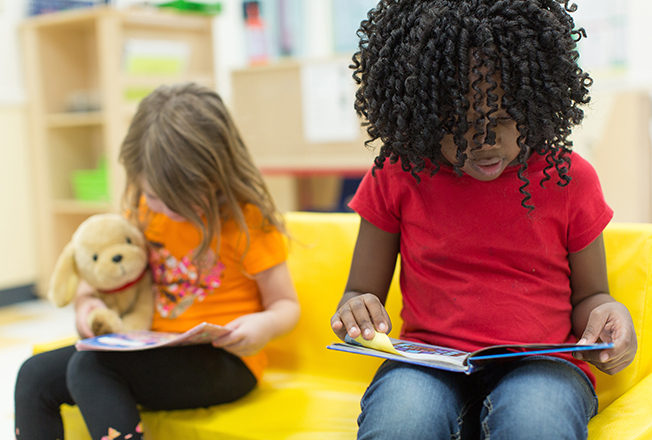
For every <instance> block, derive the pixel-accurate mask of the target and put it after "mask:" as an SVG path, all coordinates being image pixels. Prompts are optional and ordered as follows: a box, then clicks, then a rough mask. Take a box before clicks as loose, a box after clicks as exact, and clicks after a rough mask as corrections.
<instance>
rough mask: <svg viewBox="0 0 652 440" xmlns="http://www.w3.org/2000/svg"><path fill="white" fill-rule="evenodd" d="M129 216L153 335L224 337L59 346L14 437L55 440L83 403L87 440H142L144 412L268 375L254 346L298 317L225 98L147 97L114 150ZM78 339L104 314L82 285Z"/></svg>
mask: <svg viewBox="0 0 652 440" xmlns="http://www.w3.org/2000/svg"><path fill="white" fill-rule="evenodd" d="M120 160H121V162H122V164H123V165H124V167H125V169H126V173H127V190H126V192H125V202H126V208H127V209H128V211H129V212H130V216H131V217H132V219H133V221H134V222H137V223H138V224H139V225H141V227H142V229H143V231H144V233H145V236H146V238H147V240H148V242H149V244H150V249H151V250H150V267H151V269H152V275H153V278H154V291H155V292H154V294H155V295H156V310H155V314H154V320H153V323H152V329H153V330H156V331H174V332H183V331H186V330H189V329H190V328H192V327H193V326H195V325H197V324H199V323H201V322H204V321H206V322H210V323H214V324H220V325H224V326H226V327H227V328H229V329H230V330H231V331H230V332H229V333H228V334H227V335H225V336H222V337H220V338H219V339H217V340H215V341H213V343H212V344H205V345H194V346H184V347H169V348H159V349H152V350H145V351H135V352H108V353H107V352H95V351H85V352H77V351H75V349H74V347H66V348H63V349H60V350H55V351H51V352H47V353H42V354H39V355H36V356H34V357H32V358H30V359H28V360H27V361H26V362H25V363H24V364H23V366H22V368H21V370H20V372H19V375H18V380H17V384H16V434H17V438H18V439H30V440H34V439H48V440H51V439H55V438H58V439H63V425H62V422H61V416H60V413H59V406H60V405H61V404H62V403H67V404H76V405H78V406H79V408H80V410H81V412H82V415H83V417H84V420H85V422H86V425H87V426H88V429H89V431H90V433H91V436H92V438H94V439H104V438H110V439H118V440H119V439H132V440H137V439H141V438H142V436H143V433H142V431H143V429H142V425H141V423H140V415H139V411H138V408H139V407H142V408H143V409H147V410H174V409H188V408H198V407H206V406H210V405H217V404H220V403H225V402H231V401H234V400H237V399H239V398H241V397H242V396H244V395H245V394H247V393H248V392H249V391H251V390H252V389H253V388H254V387H255V385H256V383H257V381H258V380H259V379H260V376H261V375H262V372H263V369H264V365H265V357H264V354H263V352H262V351H261V350H262V348H263V347H264V346H265V344H267V342H269V341H270V340H271V339H273V338H275V337H278V336H281V335H283V334H285V333H287V332H288V331H290V330H291V329H292V328H293V327H294V326H295V325H296V323H297V321H298V318H299V305H298V300H297V295H296V291H295V289H294V286H293V284H292V281H291V279H290V273H289V271H288V268H287V265H286V263H285V260H286V257H287V250H286V245H285V240H284V236H283V233H284V231H285V229H284V224H283V220H282V218H281V216H280V214H279V212H278V210H277V209H276V207H275V206H274V203H273V201H272V198H271V196H270V194H269V192H268V190H267V188H266V186H265V184H264V183H263V180H262V177H261V175H260V173H259V171H258V170H257V169H256V168H255V166H254V164H253V161H252V159H251V156H250V155H249V152H248V151H247V149H246V148H245V146H244V143H243V142H242V139H241V137H240V135H239V133H238V131H237V129H236V127H235V125H234V123H233V121H232V119H231V117H230V115H229V113H228V111H227V109H226V107H225V106H224V103H223V102H222V100H221V99H220V97H219V96H218V95H217V94H216V93H214V92H212V91H211V90H209V89H206V88H204V87H200V86H197V85H195V84H185V85H178V86H171V87H167V86H163V87H160V88H158V89H157V90H156V91H154V92H153V93H152V94H151V95H149V96H148V97H147V98H145V99H144V100H143V101H142V103H141V104H140V107H139V109H138V112H137V113H136V115H135V116H134V119H133V121H132V123H131V126H130V128H129V132H128V133H127V136H126V138H125V140H124V142H123V145H122V149H121V151H120ZM75 307H76V316H77V329H78V331H79V333H80V335H81V336H82V337H90V336H93V334H92V331H91V330H90V328H89V326H88V324H87V317H88V314H89V312H90V311H91V310H93V309H94V308H97V307H105V306H104V304H103V303H102V302H101V301H100V300H99V299H98V298H97V297H95V295H94V291H93V289H92V288H91V287H90V286H89V285H88V284H81V285H80V287H79V289H78V291H77V298H76V301H75Z"/></svg>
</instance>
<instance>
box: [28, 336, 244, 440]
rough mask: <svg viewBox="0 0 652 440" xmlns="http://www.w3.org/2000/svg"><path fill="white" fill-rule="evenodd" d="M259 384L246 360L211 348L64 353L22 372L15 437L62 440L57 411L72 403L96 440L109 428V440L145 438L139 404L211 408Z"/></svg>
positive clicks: (39, 358)
mask: <svg viewBox="0 0 652 440" xmlns="http://www.w3.org/2000/svg"><path fill="white" fill-rule="evenodd" d="M255 385H256V378H255V377H254V375H253V374H252V373H251V371H250V370H249V369H248V368H247V367H246V365H245V364H244V363H243V362H242V360H240V358H238V357H237V356H234V355H232V354H230V353H228V352H226V351H224V350H222V349H218V348H213V347H212V346H211V345H192V346H185V347H166V348H158V349H152V350H143V351H132V352H99V351H83V352H77V351H76V350H75V348H74V347H72V346H71V347H65V348H61V349H59V350H54V351H50V352H46V353H41V354H38V355H35V356H33V357H31V358H29V359H27V360H26V361H25V363H24V364H23V366H22V367H21V369H20V371H19V372H18V378H17V380H16V393H15V405H16V406H15V409H16V433H17V439H18V440H55V439H63V423H62V421H61V414H60V410H59V407H60V406H61V404H64V403H67V404H69V405H74V404H76V405H78V406H79V408H80V410H81V412H82V415H83V417H84V421H85V422H86V426H87V427H88V430H89V431H90V433H91V438H93V439H94V440H100V439H101V438H102V437H103V436H107V435H109V431H110V430H115V431H111V435H113V436H109V438H111V439H113V438H116V439H125V438H128V439H131V440H140V439H142V432H138V431H142V430H140V429H137V426H139V424H140V414H139V412H138V407H139V406H140V407H142V408H143V409H146V410H174V409H188V408H200V407H207V406H211V405H217V404H220V403H226V402H232V401H234V400H237V399H239V398H240V397H242V396H244V395H245V394H247V393H248V392H249V391H251V390H252V389H253V388H254V387H255ZM117 432H119V433H120V435H119V436H117V437H116V435H117V434H116V433H117ZM125 436H126V437H125Z"/></svg>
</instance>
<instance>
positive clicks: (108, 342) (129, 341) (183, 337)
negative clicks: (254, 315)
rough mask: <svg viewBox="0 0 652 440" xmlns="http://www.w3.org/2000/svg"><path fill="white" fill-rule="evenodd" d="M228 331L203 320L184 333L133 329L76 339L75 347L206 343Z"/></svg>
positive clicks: (127, 348)
mask: <svg viewBox="0 0 652 440" xmlns="http://www.w3.org/2000/svg"><path fill="white" fill-rule="evenodd" d="M230 331H231V330H229V329H227V328H225V327H222V326H221V325H215V324H208V323H206V322H203V323H201V324H199V325H197V326H195V327H193V328H191V329H190V330H188V331H187V332H185V333H165V332H152V331H147V330H134V331H129V332H124V333H112V334H109V335H102V336H95V337H93V338H88V339H82V340H81V341H77V343H76V344H75V348H77V350H79V351H83V350H95V351H136V350H147V349H150V348H158V347H171V346H175V345H194V344H208V343H210V342H211V341H213V340H214V339H217V338H218V337H220V336H222V335H225V334H227V333H229V332H230Z"/></svg>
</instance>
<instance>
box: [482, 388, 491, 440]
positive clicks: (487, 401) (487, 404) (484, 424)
mask: <svg viewBox="0 0 652 440" xmlns="http://www.w3.org/2000/svg"><path fill="white" fill-rule="evenodd" d="M483 405H484V407H485V408H487V417H485V418H484V420H482V432H483V434H484V439H485V440H489V438H490V437H491V431H490V430H489V423H488V422H487V421H488V420H489V418H490V416H491V411H493V404H492V403H491V397H490V396H489V395H487V398H486V399H485V400H484V402H483Z"/></svg>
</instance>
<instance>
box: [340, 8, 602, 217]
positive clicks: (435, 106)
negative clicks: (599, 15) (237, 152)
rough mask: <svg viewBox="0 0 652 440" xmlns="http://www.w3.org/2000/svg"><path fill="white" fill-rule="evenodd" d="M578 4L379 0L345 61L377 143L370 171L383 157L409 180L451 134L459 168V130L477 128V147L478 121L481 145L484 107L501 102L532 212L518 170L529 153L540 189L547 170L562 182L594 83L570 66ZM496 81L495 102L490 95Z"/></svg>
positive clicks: (489, 120) (491, 122)
mask: <svg viewBox="0 0 652 440" xmlns="http://www.w3.org/2000/svg"><path fill="white" fill-rule="evenodd" d="M576 9H577V6H576V5H575V4H569V0H381V1H380V3H379V4H378V5H377V6H376V7H375V8H374V9H372V10H371V11H369V13H368V16H367V19H366V20H364V21H363V22H362V23H361V25H360V29H359V30H358V36H359V37H360V43H359V50H358V51H357V52H356V53H355V54H354V56H353V65H352V66H351V68H352V69H354V70H355V71H354V73H353V78H354V79H355V81H356V83H357V84H358V86H359V87H358V90H357V92H356V102H355V109H356V111H357V113H358V115H359V116H361V117H363V118H364V120H365V122H364V124H365V125H366V126H367V132H368V134H369V136H370V139H369V140H368V141H367V146H371V145H372V144H373V143H374V141H376V140H378V139H379V140H380V142H381V147H380V151H379V153H378V156H377V157H376V159H375V165H374V171H375V170H376V169H378V168H383V164H384V162H385V160H386V159H388V158H389V159H390V161H391V162H392V163H395V162H397V161H398V160H400V161H401V165H402V168H403V170H404V171H406V172H411V173H412V175H413V176H414V177H415V178H416V179H417V181H419V180H420V179H419V176H418V173H420V172H421V171H422V170H423V169H424V168H425V165H426V161H430V162H431V163H432V164H433V165H434V171H433V172H432V173H431V175H433V174H435V173H436V172H437V171H438V170H439V168H440V165H441V163H442V160H444V156H443V155H442V153H441V145H440V142H441V141H442V139H443V138H444V136H445V135H452V136H453V140H454V142H455V145H456V146H457V154H456V158H457V163H456V164H454V167H455V171H456V172H457V173H458V174H461V171H460V169H461V167H462V166H463V165H464V162H465V160H466V154H465V151H466V150H467V146H468V145H467V144H468V142H467V140H466V139H465V134H466V133H467V132H468V131H469V130H470V129H473V130H475V135H474V136H473V139H474V141H475V143H476V145H475V146H474V147H473V148H479V147H480V142H478V141H477V139H478V136H479V135H483V134H484V130H485V128H484V127H486V131H487V133H486V140H485V142H486V143H489V144H492V143H494V142H495V133H493V130H492V129H493V128H495V127H496V118H494V117H493V116H492V113H493V112H495V111H497V110H498V109H499V108H501V107H502V108H503V109H505V111H506V112H507V114H508V115H509V116H510V117H511V118H512V119H513V120H514V121H515V122H516V127H517V130H518V132H519V136H518V139H517V144H518V146H519V148H520V153H519V155H518V157H517V160H518V162H519V163H520V168H519V172H518V177H519V179H520V180H521V181H523V185H522V186H521V187H520V192H521V194H523V196H524V198H523V200H522V202H521V204H522V205H523V206H524V207H525V208H528V209H530V210H531V209H533V207H532V206H531V205H528V203H527V202H528V200H529V199H530V194H529V192H528V191H527V186H528V185H529V183H530V182H529V180H528V179H527V177H526V175H525V171H526V170H527V161H526V158H527V155H528V152H529V151H534V152H536V153H537V154H539V155H541V156H544V155H545V156H546V161H547V163H548V165H547V166H546V168H545V169H544V176H543V177H542V179H541V182H540V184H541V185H542V186H543V185H544V182H545V181H547V180H550V174H549V171H550V170H551V169H552V168H554V169H555V170H556V172H557V174H558V176H559V178H560V180H559V182H558V184H559V185H561V186H565V185H567V184H568V183H569V182H570V176H569V175H568V171H569V170H570V158H569V156H568V155H567V154H568V153H569V152H570V149H571V147H572V142H571V141H570V140H569V139H568V137H569V135H570V133H571V127H572V126H574V125H577V124H579V123H580V122H581V121H582V119H583V117H584V112H583V111H582V109H581V108H580V106H581V105H584V104H587V103H588V102H589V99H590V98H589V91H588V87H590V85H591V84H592V79H591V78H590V77H589V75H588V73H586V72H584V71H583V70H582V69H581V68H580V67H579V66H578V63H577V60H578V58H579V53H578V51H577V42H578V41H579V40H580V39H581V38H582V37H585V36H586V34H585V32H584V29H581V28H580V29H575V24H574V21H573V19H572V17H571V16H570V14H569V12H574V11H575V10H576ZM483 73H484V75H483ZM470 78H471V79H470ZM493 78H499V79H500V81H499V83H498V82H497V81H495V80H494V79H493ZM483 81H484V82H486V84H487V86H486V87H485V89H486V93H484V92H483V88H481V87H480V86H481V84H482V82H483ZM498 87H500V88H501V89H502V90H503V92H504V93H503V96H502V99H499V97H498V95H497V94H496V93H494V92H495V91H496V90H497V88H498ZM470 89H472V90H473V102H469V99H467V95H468V93H469V90H470ZM483 105H486V107H488V108H489V109H490V111H488V112H486V113H485V112H483V111H482V108H483ZM471 108H473V110H474V111H475V114H477V115H479V116H478V119H476V120H475V121H468V120H467V114H468V112H469V109H471ZM485 118H486V119H485ZM530 149H531V150H530Z"/></svg>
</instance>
